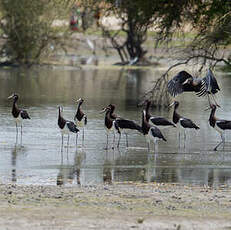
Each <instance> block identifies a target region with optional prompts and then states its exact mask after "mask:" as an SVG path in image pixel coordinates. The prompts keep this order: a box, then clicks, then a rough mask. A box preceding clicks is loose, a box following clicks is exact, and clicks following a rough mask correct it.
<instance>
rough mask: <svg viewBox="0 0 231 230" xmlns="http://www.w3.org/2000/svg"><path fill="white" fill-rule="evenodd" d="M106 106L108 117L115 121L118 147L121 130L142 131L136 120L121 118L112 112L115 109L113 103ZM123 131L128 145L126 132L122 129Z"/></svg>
mask: <svg viewBox="0 0 231 230" xmlns="http://www.w3.org/2000/svg"><path fill="white" fill-rule="evenodd" d="M108 108H109V111H110V112H109V115H110V119H112V120H114V121H115V127H116V130H117V132H118V134H119V140H118V144H117V147H118V148H119V145H120V139H121V132H122V131H123V130H137V131H138V132H140V133H142V127H141V126H140V125H138V124H137V123H136V122H134V121H132V120H128V119H124V118H121V117H119V116H117V115H116V114H115V113H114V111H115V105H114V104H109V105H108ZM124 133H125V136H126V146H127V147H128V134H127V132H126V131H124Z"/></svg>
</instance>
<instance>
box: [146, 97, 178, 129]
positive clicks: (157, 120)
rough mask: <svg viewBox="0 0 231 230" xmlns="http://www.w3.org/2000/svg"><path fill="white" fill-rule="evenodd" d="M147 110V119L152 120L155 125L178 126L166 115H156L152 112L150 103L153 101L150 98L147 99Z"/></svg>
mask: <svg viewBox="0 0 231 230" xmlns="http://www.w3.org/2000/svg"><path fill="white" fill-rule="evenodd" d="M145 104H146V107H145V111H146V120H147V121H151V122H152V123H153V124H154V125H156V126H165V127H166V126H173V127H176V125H175V124H174V123H172V122H171V121H169V120H168V119H166V118H164V117H154V116H152V115H151V114H150V112H149V110H150V105H151V101H150V100H145Z"/></svg>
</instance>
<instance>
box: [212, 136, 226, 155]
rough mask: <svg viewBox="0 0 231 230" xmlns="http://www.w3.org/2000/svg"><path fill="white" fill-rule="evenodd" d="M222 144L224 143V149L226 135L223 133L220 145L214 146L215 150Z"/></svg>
mask: <svg viewBox="0 0 231 230" xmlns="http://www.w3.org/2000/svg"><path fill="white" fill-rule="evenodd" d="M221 144H223V149H224V146H225V137H224V135H223V133H221V142H220V143H218V145H217V146H216V147H215V148H214V151H217V148H218V147H219V146H220V145H221Z"/></svg>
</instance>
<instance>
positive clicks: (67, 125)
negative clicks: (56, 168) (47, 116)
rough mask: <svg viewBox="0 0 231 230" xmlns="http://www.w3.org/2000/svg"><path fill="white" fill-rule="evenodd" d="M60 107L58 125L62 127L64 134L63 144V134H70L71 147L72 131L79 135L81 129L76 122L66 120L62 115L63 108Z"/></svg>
mask: <svg viewBox="0 0 231 230" xmlns="http://www.w3.org/2000/svg"><path fill="white" fill-rule="evenodd" d="M58 108H59V115H58V126H59V128H60V131H61V135H62V146H63V136H64V134H67V135H68V139H67V147H69V137H70V133H76V135H78V132H79V129H78V128H77V126H76V125H75V123H74V122H72V121H68V120H65V119H64V118H63V116H62V113H63V108H62V107H61V106H59V107H58ZM76 140H77V138H76ZM76 142H77V141H76ZM76 144H77V143H76Z"/></svg>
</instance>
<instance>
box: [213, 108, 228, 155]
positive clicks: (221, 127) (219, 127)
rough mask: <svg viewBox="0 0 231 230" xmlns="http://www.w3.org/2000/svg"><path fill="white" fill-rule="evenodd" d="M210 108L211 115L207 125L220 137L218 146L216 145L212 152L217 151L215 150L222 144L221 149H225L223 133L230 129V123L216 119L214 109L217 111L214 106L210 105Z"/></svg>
mask: <svg viewBox="0 0 231 230" xmlns="http://www.w3.org/2000/svg"><path fill="white" fill-rule="evenodd" d="M210 108H211V113H210V117H209V125H210V126H211V127H213V128H214V129H215V130H216V131H217V132H218V133H219V134H220V135H221V142H220V143H218V145H216V147H215V148H214V151H217V148H218V147H219V146H220V145H221V144H223V149H224V147H225V136H224V131H225V130H226V129H231V121H228V120H223V119H218V118H217V117H216V116H215V112H216V109H217V107H216V105H214V104H211V105H210Z"/></svg>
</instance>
